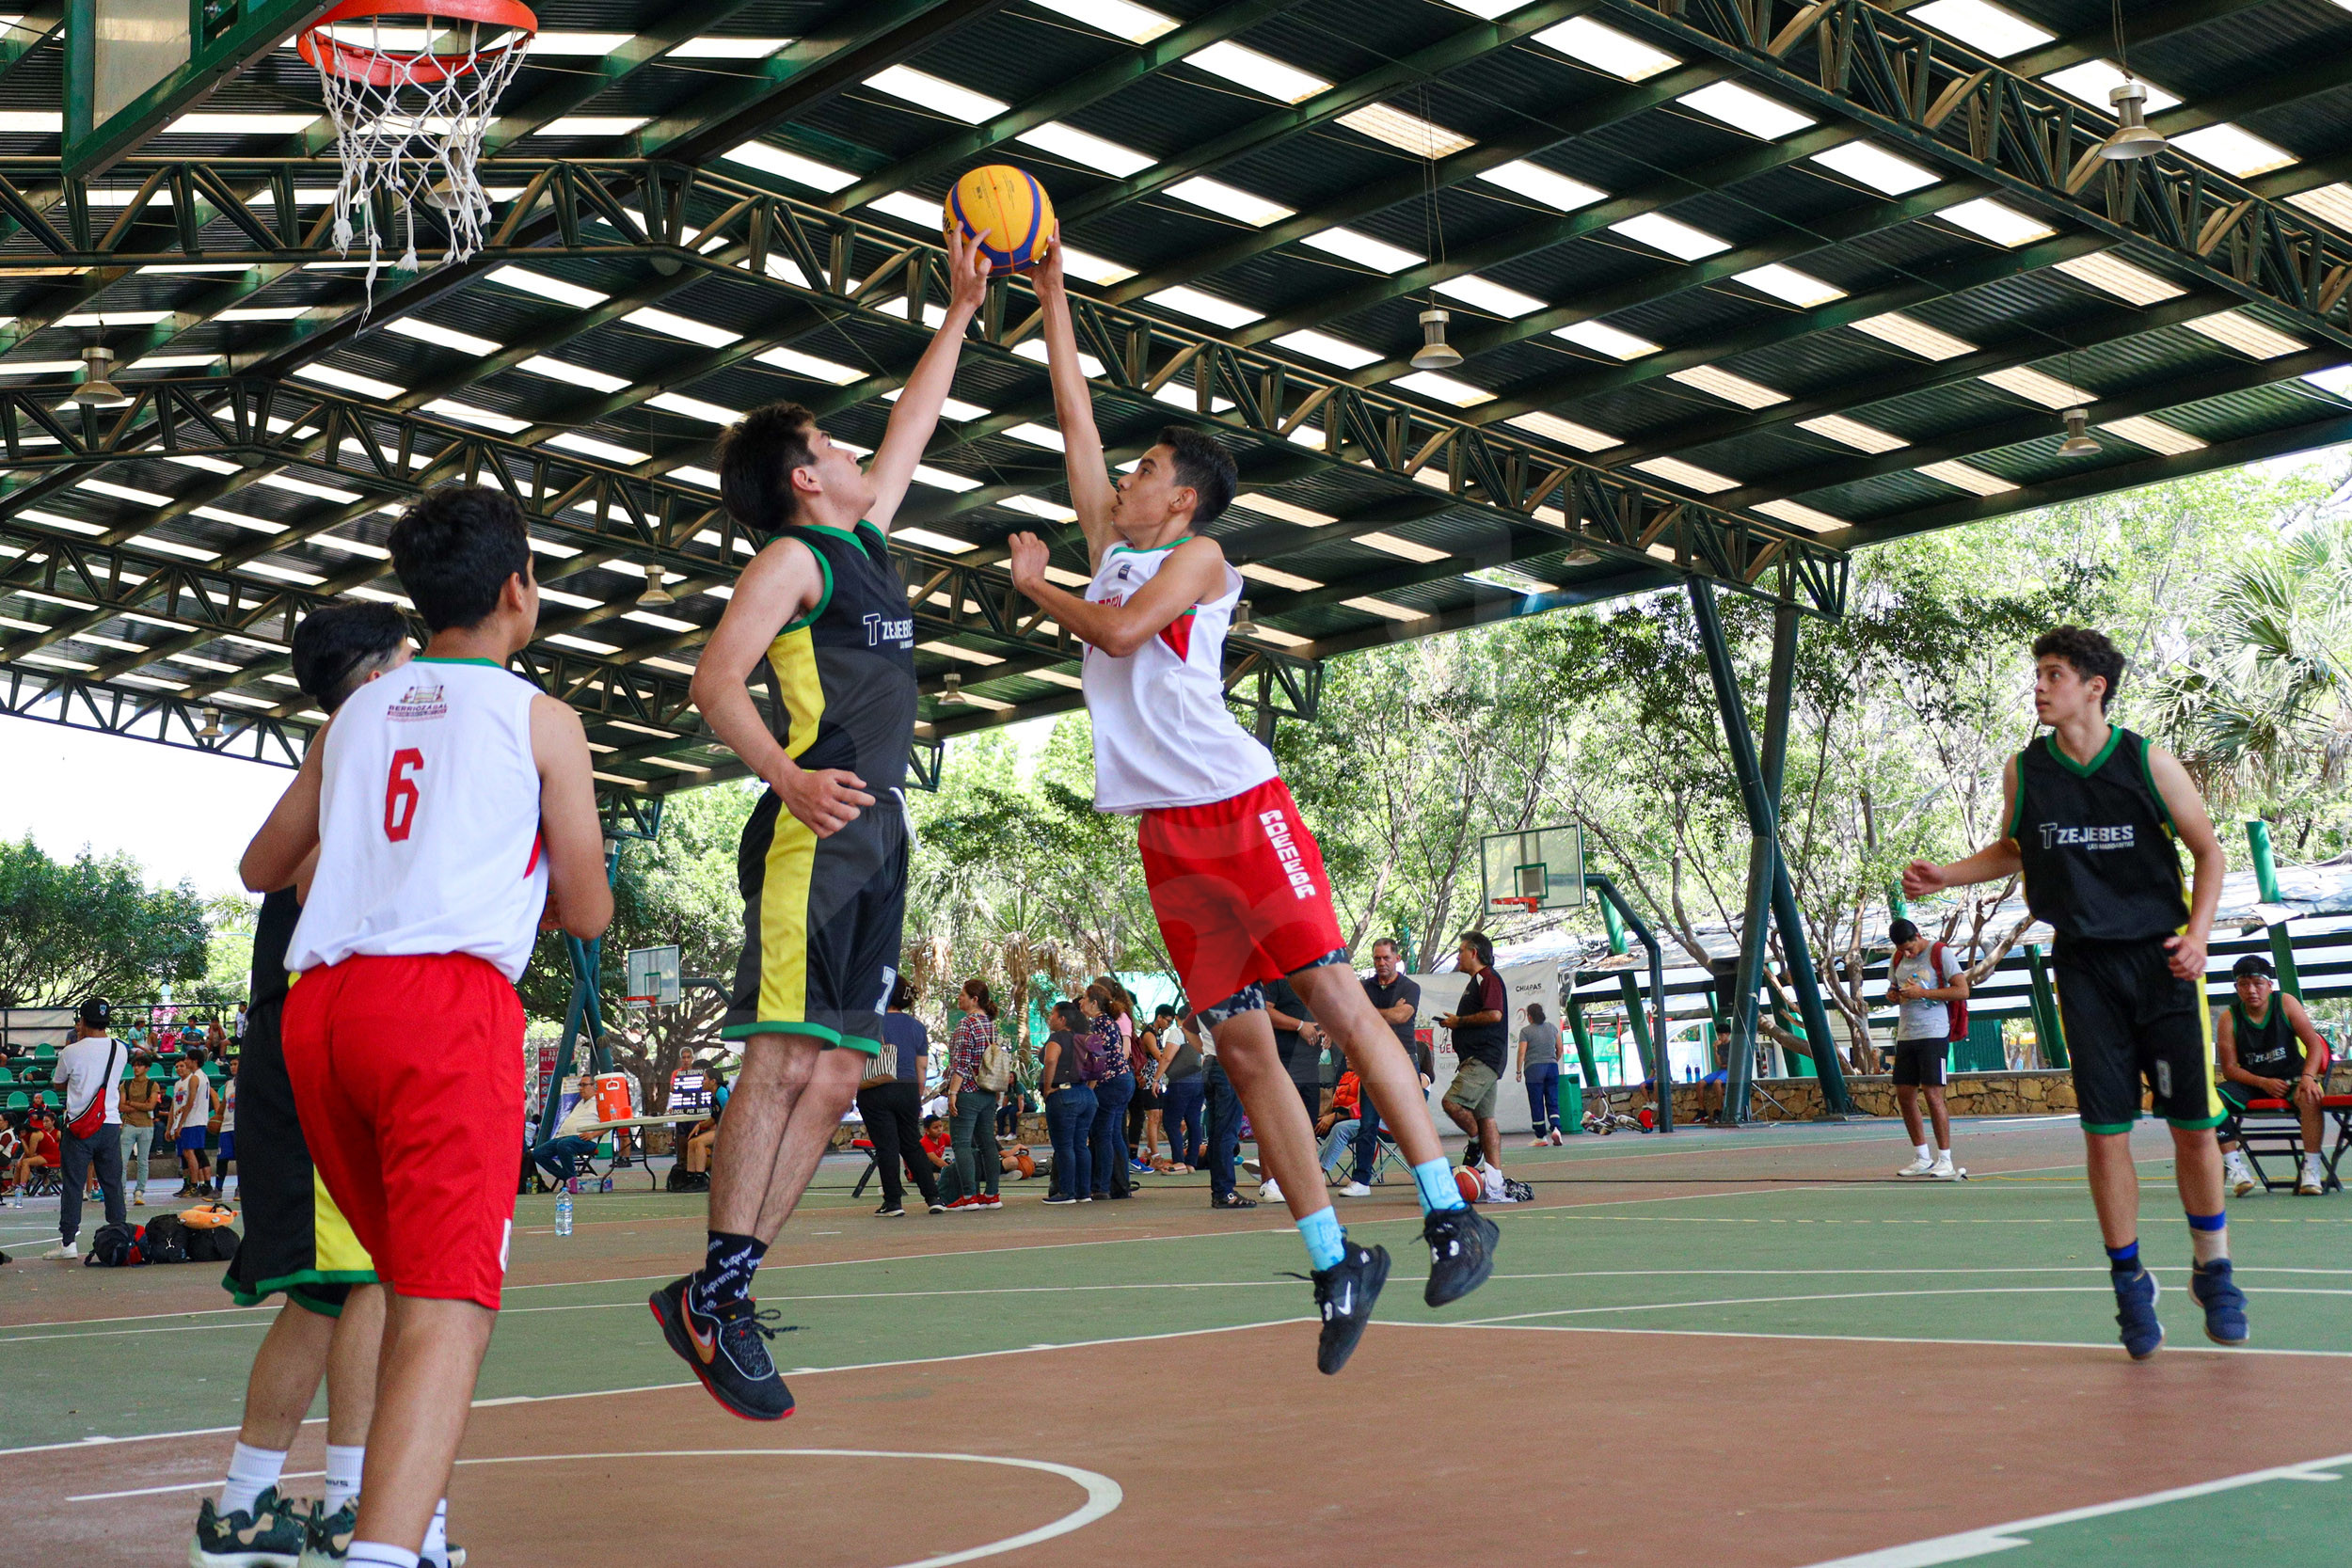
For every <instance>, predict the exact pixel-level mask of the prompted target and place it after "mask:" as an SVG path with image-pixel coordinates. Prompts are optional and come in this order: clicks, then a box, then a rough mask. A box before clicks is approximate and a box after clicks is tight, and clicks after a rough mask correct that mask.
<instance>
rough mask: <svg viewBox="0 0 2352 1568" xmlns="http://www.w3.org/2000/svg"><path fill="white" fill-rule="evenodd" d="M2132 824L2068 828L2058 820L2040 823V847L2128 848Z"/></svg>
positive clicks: (2131, 840)
mask: <svg viewBox="0 0 2352 1568" xmlns="http://www.w3.org/2000/svg"><path fill="white" fill-rule="evenodd" d="M2132 826H2133V825H2132V824H2131V823H2129V822H2125V823H2122V824H2121V825H2119V826H2117V827H2112V828H2070V827H2067V826H2066V825H2065V824H2063V823H2059V822H2044V823H2043V824H2042V847H2043V848H2044V849H2129V848H2130V847H2132V845H2133V842H2134V840H2133V838H2132Z"/></svg>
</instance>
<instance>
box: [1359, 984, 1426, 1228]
mask: <svg viewBox="0 0 2352 1568" xmlns="http://www.w3.org/2000/svg"><path fill="white" fill-rule="evenodd" d="M1363 987H1364V998H1365V1000H1366V1001H1368V1002H1370V1003H1371V1004H1372V1010H1373V1011H1374V1012H1376V1013H1378V1014H1379V1015H1380V1019H1381V1022H1384V1023H1386V1024H1387V1025H1388V1026H1389V1028H1390V1030H1391V1032H1393V1033H1394V1034H1395V1036H1396V1042H1397V1044H1399V1045H1401V1046H1403V1047H1404V1048H1405V1054H1406V1056H1408V1057H1410V1058H1411V1059H1412V1063H1413V1069H1414V1070H1415V1071H1416V1072H1418V1073H1420V1074H1421V1086H1422V1094H1423V1096H1424V1098H1425V1097H1426V1095H1427V1093H1428V1089H1429V1085H1431V1084H1432V1083H1434V1082H1436V1076H1435V1073H1434V1071H1433V1068H1432V1063H1431V1062H1430V1059H1429V1048H1428V1047H1427V1046H1425V1045H1423V1044H1422V1043H1421V1039H1420V1037H1419V1036H1418V1035H1416V1034H1415V1033H1414V1029H1413V1024H1414V1022H1415V1020H1417V1019H1418V1018H1419V1017H1420V1016H1421V982H1420V981H1418V980H1416V979H1414V978H1413V977H1412V976H1411V975H1409V974H1406V973H1405V952H1404V949H1403V948H1401V947H1399V946H1398V945H1397V944H1396V942H1395V941H1394V940H1393V939H1391V938H1389V937H1382V938H1381V939H1380V940H1378V941H1377V942H1374V943H1373V944H1372V977H1371V978H1370V979H1368V980H1366V981H1364V982H1363ZM1359 1104H1360V1109H1361V1110H1362V1112H1363V1115H1362V1116H1361V1117H1359V1119H1358V1121H1357V1124H1356V1169H1355V1172H1354V1174H1353V1175H1352V1176H1351V1177H1350V1179H1349V1180H1348V1183H1347V1185H1346V1186H1344V1187H1341V1188H1338V1189H1336V1190H1337V1191H1338V1193H1339V1194H1340V1196H1343V1197H1370V1196H1372V1187H1371V1185H1370V1181H1371V1179H1372V1177H1373V1175H1374V1173H1375V1172H1376V1171H1378V1169H1379V1168H1380V1107H1379V1106H1378V1105H1377V1104H1376V1103H1375V1102H1374V1101H1373V1099H1372V1097H1371V1096H1370V1095H1364V1096H1361V1097H1360V1101H1359Z"/></svg>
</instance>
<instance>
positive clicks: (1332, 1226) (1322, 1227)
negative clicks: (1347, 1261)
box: [1298, 1204, 1347, 1272]
mask: <svg viewBox="0 0 2352 1568" xmlns="http://www.w3.org/2000/svg"><path fill="white" fill-rule="evenodd" d="M1298 1233H1299V1235H1301V1236H1303V1237H1305V1238H1306V1241H1307V1262H1308V1263H1309V1265H1310V1266H1311V1267H1312V1268H1314V1269H1315V1270H1316V1271H1318V1272H1320V1271H1322V1270H1324V1269H1327V1268H1330V1267H1331V1266H1332V1265H1334V1264H1335V1263H1337V1262H1338V1261H1339V1260H1340V1259H1343V1258H1344V1257H1346V1256H1347V1236H1346V1233H1345V1232H1343V1231H1342V1230H1341V1229H1340V1217H1339V1215H1337V1214H1335V1213H1333V1212H1331V1206H1330V1205H1329V1204H1325V1205H1324V1206H1323V1207H1322V1208H1320V1209H1318V1210H1316V1211H1315V1212H1313V1213H1311V1214H1309V1215H1308V1216H1307V1217H1306V1218H1305V1219H1303V1220H1300V1221H1299V1222H1298Z"/></svg>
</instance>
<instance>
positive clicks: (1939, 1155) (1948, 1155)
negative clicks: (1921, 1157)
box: [1935, 1148, 1952, 1165]
mask: <svg viewBox="0 0 2352 1568" xmlns="http://www.w3.org/2000/svg"><path fill="white" fill-rule="evenodd" d="M1935 1163H1936V1164H1939V1165H1948V1164H1951V1163H1952V1151H1951V1150H1950V1149H1948V1148H1939V1149H1937V1150H1936V1151H1935Z"/></svg>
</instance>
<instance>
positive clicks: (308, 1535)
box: [302, 1493, 359, 1568]
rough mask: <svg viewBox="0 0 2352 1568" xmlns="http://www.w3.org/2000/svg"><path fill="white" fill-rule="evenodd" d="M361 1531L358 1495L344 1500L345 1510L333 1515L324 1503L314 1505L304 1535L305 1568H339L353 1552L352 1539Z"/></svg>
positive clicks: (303, 1565) (342, 1508)
mask: <svg viewBox="0 0 2352 1568" xmlns="http://www.w3.org/2000/svg"><path fill="white" fill-rule="evenodd" d="M358 1528H359V1497H358V1493H354V1494H352V1495H351V1496H350V1497H346V1498H344V1499H343V1506H342V1507H341V1508H339V1509H337V1510H336V1511H335V1512H334V1513H327V1512H326V1504H325V1503H323V1502H322V1503H318V1504H315V1505H313V1506H312V1508H311V1510H310V1525H309V1527H308V1528H306V1530H305V1531H304V1534H303V1541H302V1568H335V1565H336V1564H337V1563H339V1562H341V1561H342V1560H343V1559H344V1557H345V1556H346V1555H347V1554H348V1553H349V1552H350V1550H351V1538H352V1536H353V1535H354V1534H356V1533H357V1532H358Z"/></svg>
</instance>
